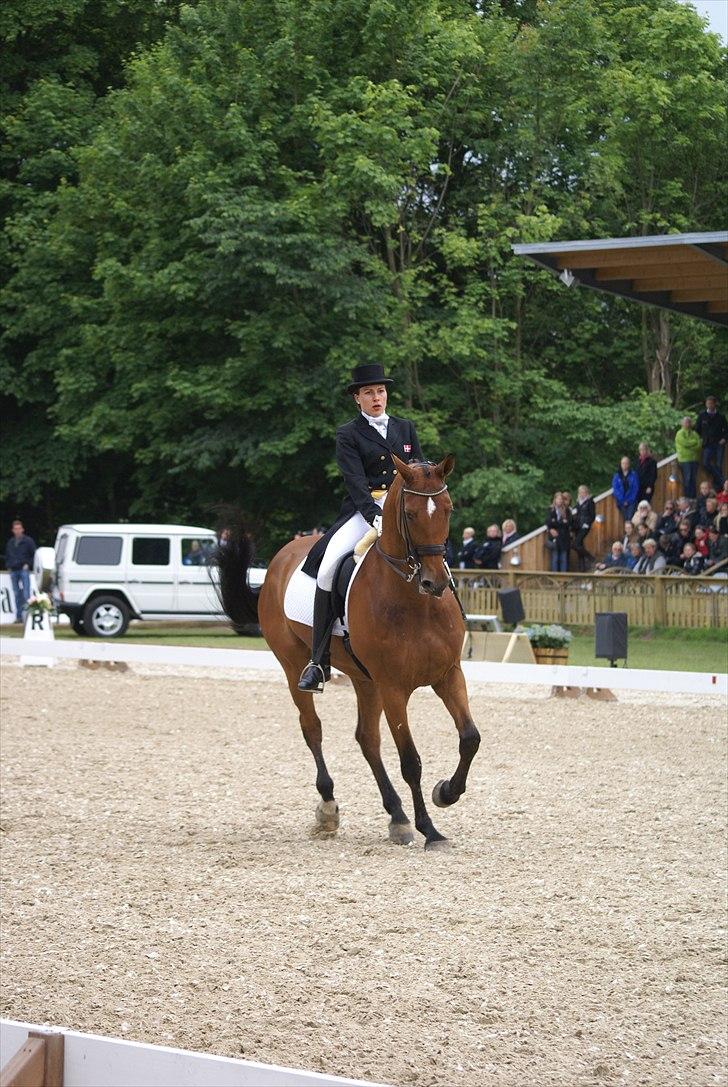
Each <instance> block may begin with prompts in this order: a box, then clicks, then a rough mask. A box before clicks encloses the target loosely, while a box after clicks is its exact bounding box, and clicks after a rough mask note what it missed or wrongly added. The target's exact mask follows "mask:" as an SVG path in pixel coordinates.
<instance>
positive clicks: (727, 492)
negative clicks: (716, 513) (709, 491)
mask: <svg viewBox="0 0 728 1087" xmlns="http://www.w3.org/2000/svg"><path fill="white" fill-rule="evenodd" d="M715 500H716V502H717V503H718V506H719V507H720V506H722V505H724V504H726V505H728V482H727V483H724V484H723V490H722V491H718V493H717V495H716V496H715Z"/></svg>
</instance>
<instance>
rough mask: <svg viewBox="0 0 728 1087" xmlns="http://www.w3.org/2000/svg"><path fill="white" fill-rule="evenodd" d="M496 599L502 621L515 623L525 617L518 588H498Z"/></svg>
mask: <svg viewBox="0 0 728 1087" xmlns="http://www.w3.org/2000/svg"><path fill="white" fill-rule="evenodd" d="M498 601H499V603H500V606H501V612H502V613H503V622H504V623H513V624H514V625H515V624H516V623H520V621H521V619H525V618H526V613H525V611H524V610H523V601H522V600H521V590H520V589H499V590H498Z"/></svg>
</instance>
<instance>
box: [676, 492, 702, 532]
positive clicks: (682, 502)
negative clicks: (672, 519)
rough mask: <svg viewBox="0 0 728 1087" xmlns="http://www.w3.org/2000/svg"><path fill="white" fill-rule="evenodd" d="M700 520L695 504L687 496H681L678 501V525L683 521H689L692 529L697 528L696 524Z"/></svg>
mask: <svg viewBox="0 0 728 1087" xmlns="http://www.w3.org/2000/svg"><path fill="white" fill-rule="evenodd" d="M697 519H698V514H697V510H696V509H695V503H694V502H692V501H691V500H690V499H689V498H687V497H686V496H685V495H681V496H680V498H678V500H677V523H678V525H679V524H680V522H681V521H689V523H690V528H691V529H693V528H694V527H695V522H696V521H697Z"/></svg>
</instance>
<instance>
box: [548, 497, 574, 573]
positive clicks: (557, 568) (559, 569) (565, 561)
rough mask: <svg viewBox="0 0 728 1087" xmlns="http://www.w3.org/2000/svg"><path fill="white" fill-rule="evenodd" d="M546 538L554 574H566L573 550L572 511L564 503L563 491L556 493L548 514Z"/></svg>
mask: <svg viewBox="0 0 728 1087" xmlns="http://www.w3.org/2000/svg"><path fill="white" fill-rule="evenodd" d="M546 537H547V547H548V549H549V551H550V552H551V570H552V572H553V573H561V574H565V573H566V572H567V571H568V569H569V551H570V549H571V510H570V509H569V507H568V506H567V505H566V503H565V502H564V495H563V492H562V491H557V492H556V494H555V495H554V497H553V501H552V503H551V506H550V508H549V511H548V513H547V514H546Z"/></svg>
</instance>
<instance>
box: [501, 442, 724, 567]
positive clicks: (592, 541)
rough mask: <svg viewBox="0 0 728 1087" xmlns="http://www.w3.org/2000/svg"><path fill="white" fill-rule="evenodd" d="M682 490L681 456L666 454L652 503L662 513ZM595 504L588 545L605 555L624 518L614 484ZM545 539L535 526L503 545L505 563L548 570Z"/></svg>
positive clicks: (574, 560) (574, 559) (659, 464)
mask: <svg viewBox="0 0 728 1087" xmlns="http://www.w3.org/2000/svg"><path fill="white" fill-rule="evenodd" d="M723 471H724V473H725V474H726V475H728V450H727V451H726V455H725V457H724V465H723ZM703 479H710V476H709V475H708V473H707V472H706V471H705V470H704V469H703V468H702V467H701V468H700V470H699V472H698V483H700V482H701V481H702V480H703ZM682 493H683V492H682V479H681V477H680V469H679V468H678V464H677V457H676V456H675V454H673V455H672V456H671V457H665V458H664V460H661V461H658V462H657V483H656V485H655V494H654V497H653V500H652V503H651V505H652V507H653V509H656V510H657V511H658V512H659V513H662V510H663V508H664V506H665V502H666V501H667V500H668V499H669V498H672V499H675V498H679V497H680V495H681V494H682ZM572 501H573V502H574V503H575V502H576V495H573V496H572ZM594 505H595V507H596V512H597V519H596V521H595V523H594V524H593V525H592V529H591V532H590V533H589V535H588V536H587V538H586V547H587V549H588V550H589V551H590V552H591V553H592V555H596V556H597V557H598V558H602V556H603V555H605V554H606V553H607V551H609V549H610V547H611V546H612V543H613V542H614V541H615V540H617V539H620V538H621V536H622V534H623V527H624V521H623V520H622V517H621V515H620V514H619V513H618V512H617V509H616V507H615V505H614V499H613V497H612V491H611V488H610V490H608V491H603V492H602V493H601V494H599V495H597V496H596V497H595V499H594ZM545 514H546V510H545V509H544V518H545ZM545 541H546V529H545V527H544V528H537V529H534V531H533V532H529V533H528V535H526V536H522V537H521V539H520V540H517V541H516V543H514V544H510V545H509V546H508V547H504V548H503V554H502V557H501V565H502V566H503V567H504V568H508V567H510V566H511V565H514V566H517V567H520V568H521V569H522V570H548V569H549V566H550V560H551V552H550V551H548V550H547V548H546V543H545ZM514 560H515V561H514ZM576 564H577V556H576V554H575V552H573V551H572V552H571V555H570V558H569V569H570V570H576V568H577V565H576Z"/></svg>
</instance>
